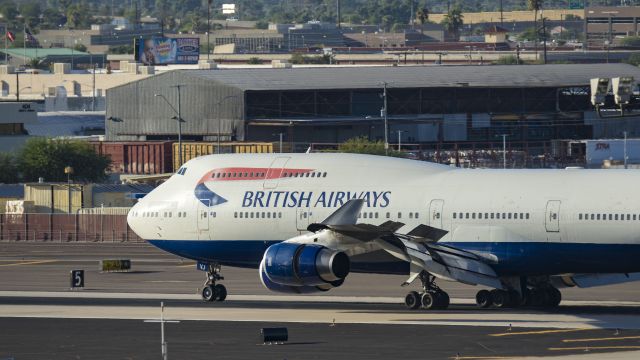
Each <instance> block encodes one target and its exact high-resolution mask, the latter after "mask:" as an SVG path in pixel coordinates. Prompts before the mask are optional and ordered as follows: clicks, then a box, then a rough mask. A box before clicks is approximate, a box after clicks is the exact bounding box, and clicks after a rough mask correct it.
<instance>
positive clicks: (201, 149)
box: [173, 142, 273, 170]
mask: <svg viewBox="0 0 640 360" xmlns="http://www.w3.org/2000/svg"><path fill="white" fill-rule="evenodd" d="M217 147H218V143H216V142H186V143H185V142H183V143H182V159H183V160H182V163H185V162H187V161H189V160H191V159H194V158H197V157H198V156H203V155H210V154H216V153H220V154H232V153H234V154H242V153H251V154H256V153H272V152H273V144H272V143H244V142H221V143H220V151H216V149H217ZM179 148H180V147H179V145H178V143H174V144H173V159H174V162H173V168H174V170H178V168H180V162H179V159H180V155H179Z"/></svg>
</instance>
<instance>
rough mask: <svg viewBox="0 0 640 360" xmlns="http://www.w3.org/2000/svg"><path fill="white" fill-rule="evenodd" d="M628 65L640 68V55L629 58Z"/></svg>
mask: <svg viewBox="0 0 640 360" xmlns="http://www.w3.org/2000/svg"><path fill="white" fill-rule="evenodd" d="M625 62H626V63H627V64H631V65H635V66H640V54H638V53H634V54H631V55H630V56H629V58H628V59H627V60H625Z"/></svg>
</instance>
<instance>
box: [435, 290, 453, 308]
mask: <svg viewBox="0 0 640 360" xmlns="http://www.w3.org/2000/svg"><path fill="white" fill-rule="evenodd" d="M436 298H437V299H438V309H443V310H444V309H446V308H448V307H449V304H450V302H451V299H449V294H447V293H446V292H445V291H438V292H437V293H436Z"/></svg>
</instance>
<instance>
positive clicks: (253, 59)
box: [247, 56, 262, 65]
mask: <svg viewBox="0 0 640 360" xmlns="http://www.w3.org/2000/svg"><path fill="white" fill-rule="evenodd" d="M247 64H249V65H261V64H262V60H260V58H259V57H257V56H252V57H250V58H249V61H247Z"/></svg>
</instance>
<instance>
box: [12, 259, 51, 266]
mask: <svg viewBox="0 0 640 360" xmlns="http://www.w3.org/2000/svg"><path fill="white" fill-rule="evenodd" d="M14 261H15V260H14ZM56 261H58V260H33V261H21V262H17V263H13V264H0V266H20V265H36V264H46V263H52V262H56Z"/></svg>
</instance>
